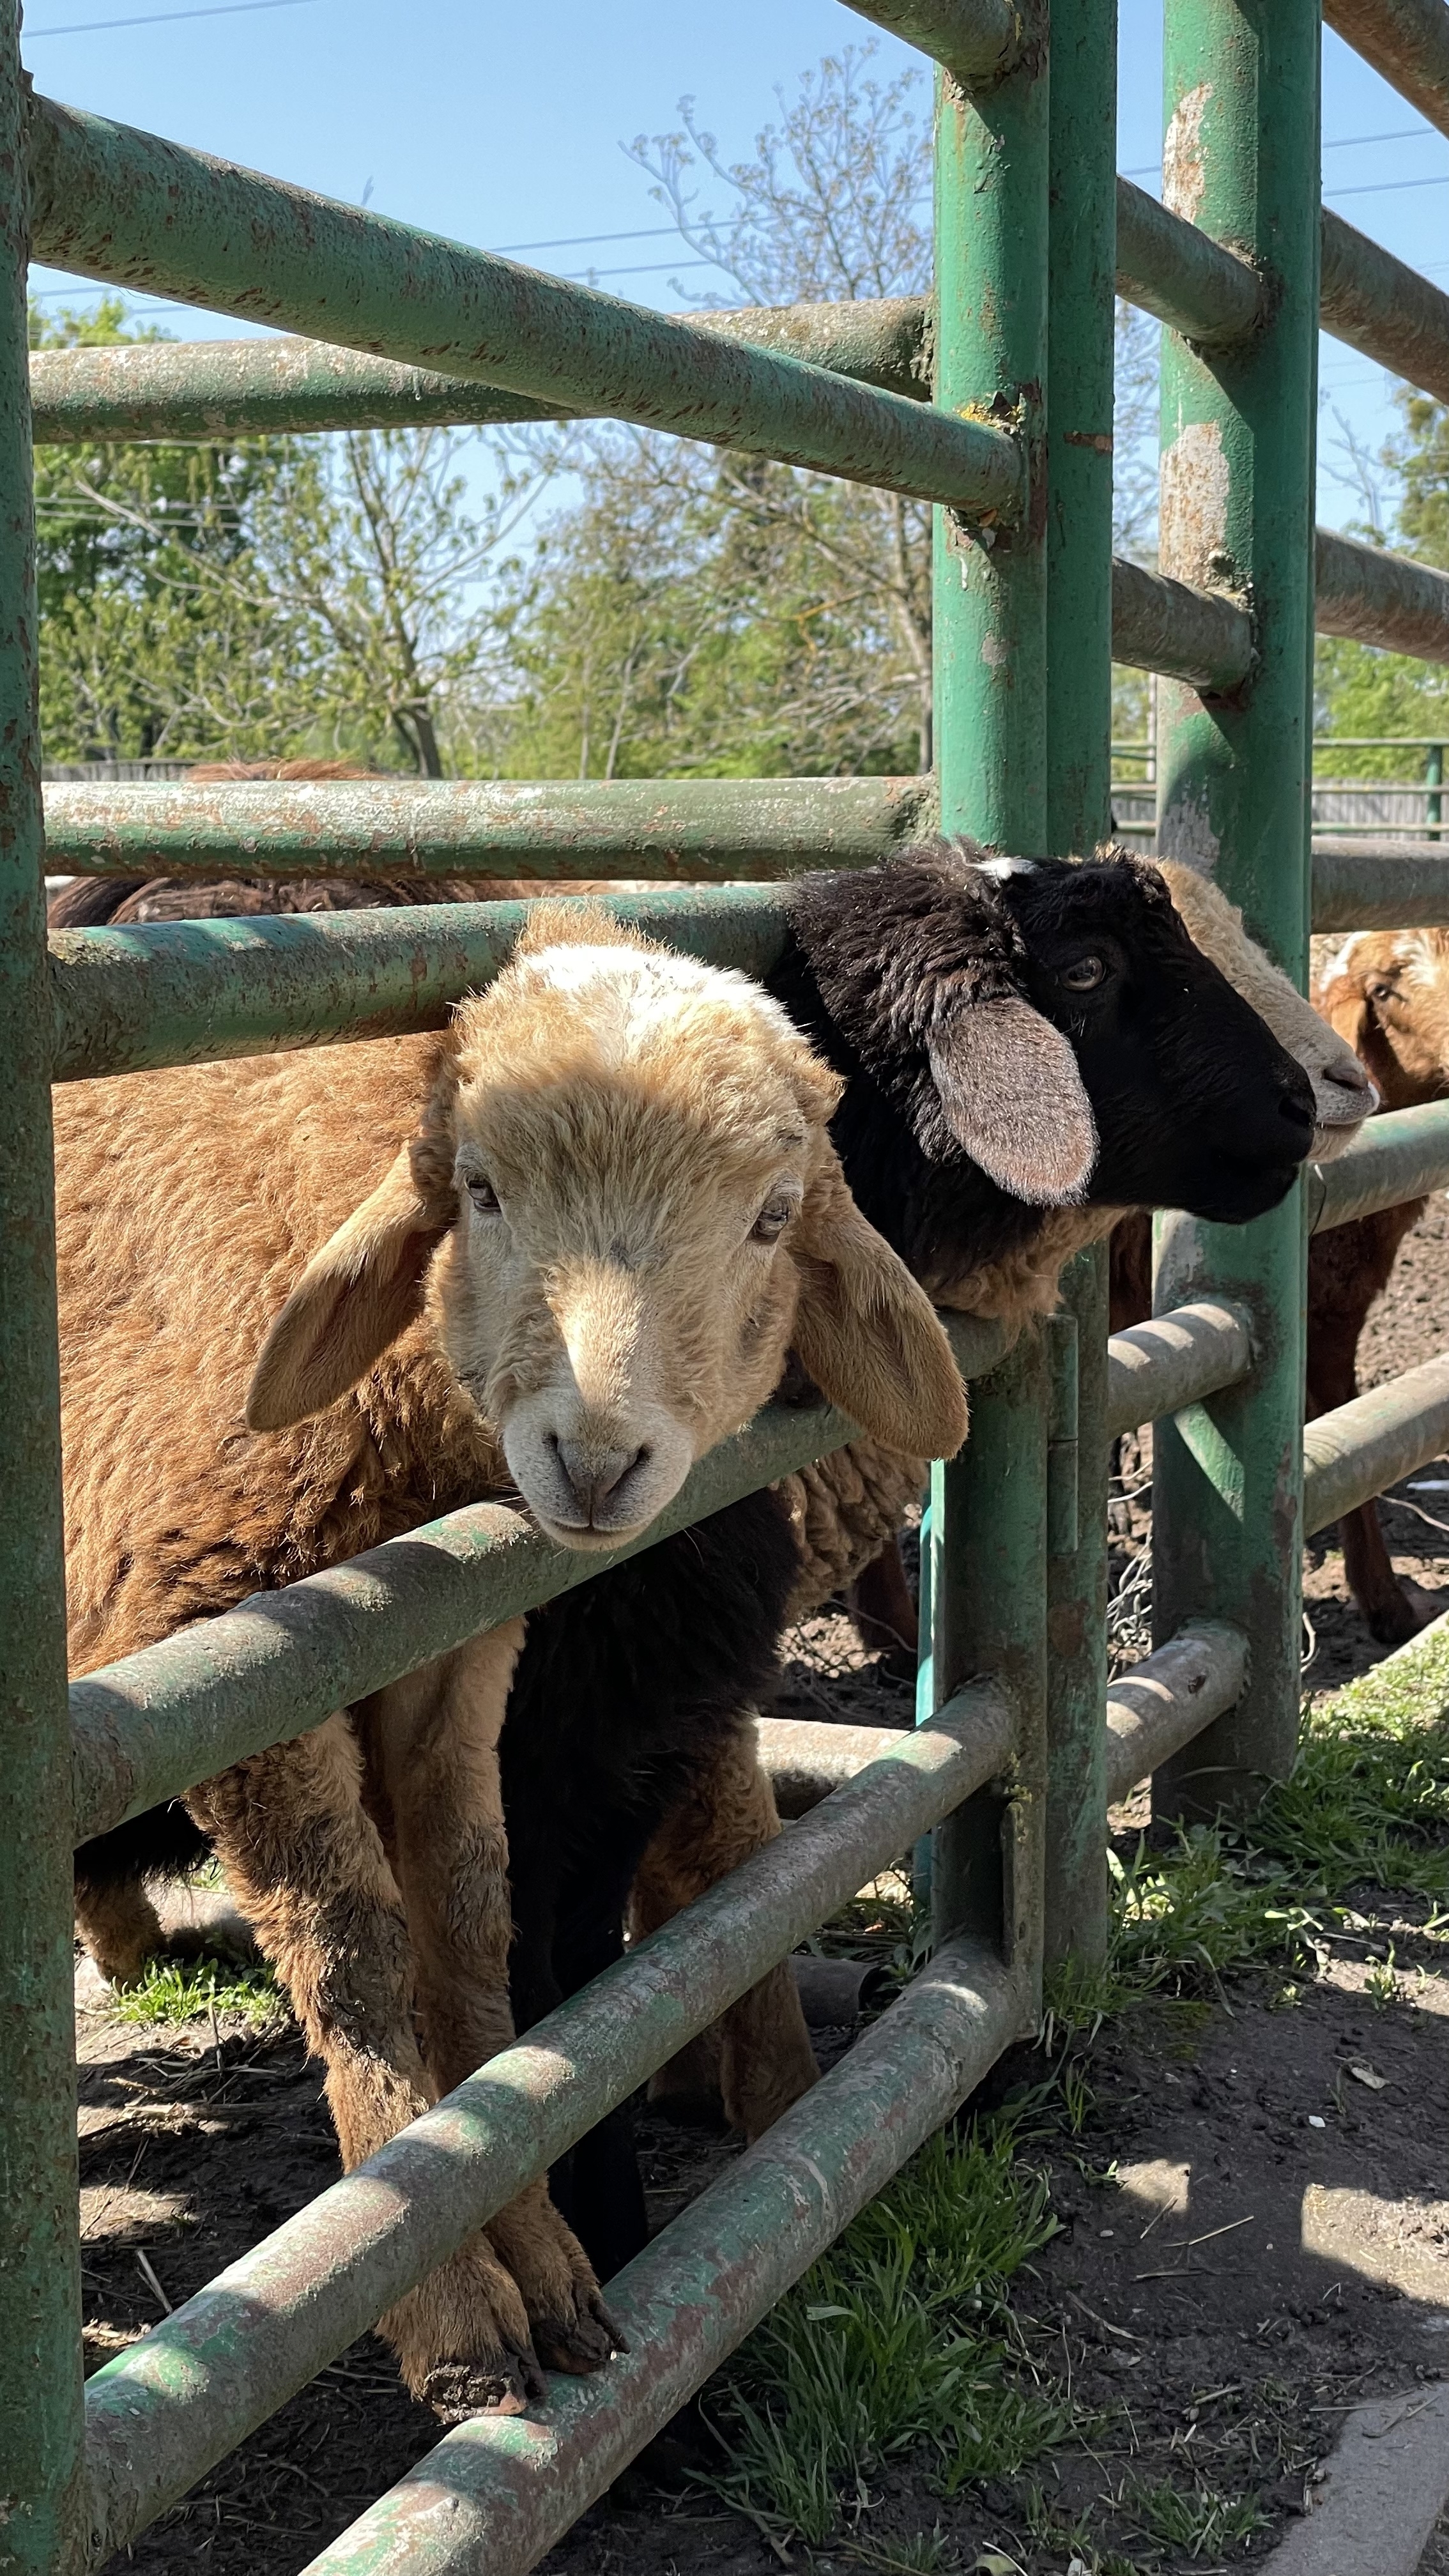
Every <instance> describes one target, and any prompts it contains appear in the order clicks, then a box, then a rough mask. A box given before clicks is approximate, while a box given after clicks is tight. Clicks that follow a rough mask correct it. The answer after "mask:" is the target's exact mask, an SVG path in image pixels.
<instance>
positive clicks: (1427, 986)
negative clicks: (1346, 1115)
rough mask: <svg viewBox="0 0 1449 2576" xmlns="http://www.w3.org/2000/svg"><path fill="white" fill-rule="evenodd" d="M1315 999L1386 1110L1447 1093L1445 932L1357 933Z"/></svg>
mask: <svg viewBox="0 0 1449 2576" xmlns="http://www.w3.org/2000/svg"><path fill="white" fill-rule="evenodd" d="M1316 999H1317V1002H1318V1006H1319V1009H1320V1010H1321V1011H1322V1012H1323V1013H1324V1015H1325V1017H1326V1018H1327V1019H1328V1020H1329V1021H1330V1023H1331V1024H1332V1026H1333V1027H1334V1028H1335V1029H1336V1030H1337V1031H1338V1033H1339V1035H1340V1036H1341V1037H1342V1038H1343V1039H1345V1040H1346V1042H1347V1043H1348V1044H1349V1045H1350V1046H1352V1047H1353V1048H1354V1049H1355V1050H1356V1052H1357V1054H1358V1055H1359V1056H1360V1057H1361V1059H1362V1061H1363V1062H1364V1064H1365V1065H1366V1066H1367V1067H1368V1070H1369V1072H1370V1074H1371V1075H1372V1077H1373V1079H1374V1081H1375V1083H1376V1084H1377V1085H1378V1088H1379V1090H1380V1092H1381V1093H1382V1095H1383V1099H1384V1105H1385V1107H1386V1108H1389V1109H1408V1108H1413V1107H1415V1106H1417V1105H1418V1104H1419V1103H1420V1102H1421V1101H1427V1100H1441V1099H1442V1098H1443V1097H1444V1095H1445V1093H1446V1092H1449V931H1444V930H1390V931H1383V930H1378V931H1375V930H1369V931H1361V932H1359V934H1358V935H1357V937H1355V938H1353V939H1350V940H1347V941H1346V942H1345V944H1344V945H1343V947H1342V948H1340V949H1339V951H1338V952H1337V954H1336V955H1335V956H1334V957H1333V958H1332V959H1331V960H1330V962H1329V964H1328V965H1327V967H1326V968H1325V969H1324V972H1323V975H1322V977H1321V979H1320V982H1319V985H1318V989H1317V994H1316Z"/></svg>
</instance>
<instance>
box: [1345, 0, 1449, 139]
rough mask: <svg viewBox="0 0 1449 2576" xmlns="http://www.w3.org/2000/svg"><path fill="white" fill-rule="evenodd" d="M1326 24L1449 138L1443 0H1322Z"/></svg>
mask: <svg viewBox="0 0 1449 2576" xmlns="http://www.w3.org/2000/svg"><path fill="white" fill-rule="evenodd" d="M1323 16H1324V22H1325V24H1326V25H1327V26H1330V27H1332V28H1333V30H1334V33H1335V34H1336V35H1339V36H1342V38H1343V41H1344V43H1345V44H1346V45H1352V47H1353V49H1354V52H1355V53H1356V54H1362V56H1363V58H1364V61H1365V62H1366V63H1372V65H1373V67H1374V70H1375V71H1376V72H1377V73H1378V74H1379V76H1380V78H1381V79H1383V80H1386V81H1388V82H1389V83H1390V85H1391V86H1392V87H1393V88H1394V89H1396V90H1397V91H1398V93H1399V96H1400V97H1401V98H1406V99H1408V100H1409V102H1410V104H1411V105H1412V106H1414V107H1416V108H1417V109H1418V111H1419V114H1420V115H1421V116H1426V117H1427V118H1428V120H1429V123H1430V124H1431V125H1437V126H1438V128H1439V131H1440V133H1441V134H1449V9H1446V8H1445V6H1444V0H1323Z"/></svg>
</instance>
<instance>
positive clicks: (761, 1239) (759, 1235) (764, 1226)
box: [750, 1198, 795, 1243]
mask: <svg viewBox="0 0 1449 2576" xmlns="http://www.w3.org/2000/svg"><path fill="white" fill-rule="evenodd" d="M794 1213H795V1202H794V1200H793V1199H785V1198H779V1199H766V1201H765V1204H764V1206H763V1207H762V1208H761V1210H760V1213H759V1215H758V1216H757V1217H756V1219H755V1222H754V1224H753V1225H752V1226H751V1228H750V1241H751V1243H773V1242H774V1240H775V1237H776V1235H778V1234H783V1233H784V1231H785V1228H786V1226H787V1225H788V1224H789V1222H790V1219H791V1217H792V1216H793V1215H794Z"/></svg>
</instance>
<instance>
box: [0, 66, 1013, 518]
mask: <svg viewBox="0 0 1449 2576" xmlns="http://www.w3.org/2000/svg"><path fill="white" fill-rule="evenodd" d="M29 154H30V179H31V194H32V221H31V238H32V249H33V252H34V255H35V257H36V258H37V259H43V260H46V261H49V262H50V263H51V264H52V265H54V266H57V267H59V268H62V269H68V270H71V271H72V272H74V273H75V274H77V275H79V276H82V277H94V278H98V279H101V280H103V281H104V282H106V283H108V284H111V285H117V286H125V287H132V288H144V289H145V291H146V292H147V293H152V294H159V295H166V296H172V297H174V298H175V299H176V300H177V301H178V302H180V303H182V304H197V305H201V306H203V307H206V308H208V309H210V310H213V311H215V312H219V313H232V314H236V315H239V316H240V317H242V318H243V319H245V320H248V321H259V322H270V323H273V324H275V325H276V326H277V327H278V328H279V329H282V330H291V331H301V332H304V333H305V334H306V335H307V336H308V337H309V338H311V339H317V340H328V341H334V342H337V343H339V344H340V345H342V346H343V347H346V348H354V349H362V350H364V351H370V352H371V353H372V354H373V355H375V356H377V357H384V358H393V359H399V360H401V361H403V362H404V363H405V364H407V365H410V366H423V367H426V368H429V369H430V370H431V369H436V370H438V371H439V372H441V373H445V374H450V375H458V376H464V377H468V378H470V379H472V380H474V381H476V382H478V383H482V384H490V385H496V386H500V387H503V388H504V389H506V390H507V391H509V392H511V393H517V394H526V395H528V396H529V397H530V399H532V400H536V401H542V402H546V403H549V404H554V403H556V404H558V405H559V406H560V407H561V408H562V409H564V410H568V411H597V412H601V413H604V414H606V415H608V416H609V417H611V418H614V419H619V420H630V421H635V422H637V423H639V424H640V425H642V426H645V427H649V428H654V429H665V430H671V431H673V432H675V433H676V434H677V435H679V436H681V437H685V438H699V439H708V440H710V441H711V442H712V443H714V444H715V445H717V446H722V447H730V448H743V449H745V450H746V451H748V452H749V453H751V454H757V455H766V456H775V457H779V458H781V459H783V461H784V462H785V463H787V464H792V465H805V466H810V467H812V468H814V469H815V470H816V471H818V472H821V473H826V474H838V475H842V476H844V477H845V478H846V479H847V480H848V481H851V482H857V483H869V484H874V485H877V486H879V487H881V488H883V489H885V490H887V491H893V492H904V493H909V494H912V495H915V496H917V497H919V498H921V499H924V500H932V501H942V502H949V503H951V504H953V505H954V506H955V507H956V508H958V509H960V510H962V511H966V512H969V513H975V514H984V515H990V516H996V517H1000V518H1003V519H1008V520H1009V519H1011V518H1013V517H1014V516H1015V515H1016V514H1017V513H1018V512H1019V511H1020V509H1021V507H1022V506H1023V502H1024V494H1025V464H1024V456H1023V451H1022V450H1021V448H1020V447H1019V446H1018V445H1017V443H1016V441H1015V439H1014V438H1013V437H1012V436H1011V434H1010V433H1009V432H1007V431H1006V430H1003V429H998V428H996V427H994V426H992V425H991V424H989V423H987V422H984V421H977V420H965V419H961V418H958V417H956V416H955V415H948V414H946V413H943V412H940V411H937V410H934V409H932V408H930V407H928V406H926V405H924V404H921V403H916V402H911V401H909V400H906V399H903V398H902V397H901V396H900V395H897V394H888V393H882V392H880V391H878V390H876V389H875V388H873V387H870V386H865V385H861V384H857V383H855V382H853V381H852V380H851V379H850V378H849V377H847V376H837V375H831V374H829V373H828V372H827V371H826V370H825V369H824V368H822V367H811V366H807V365H806V364H805V363H804V362H803V361H802V360H800V359H798V358H792V357H787V356H785V355H783V354H782V353H781V352H779V351H777V350H766V349H758V348H748V347H746V346H745V345H744V344H743V343H742V342H740V341H737V340H731V339H727V338H725V337H723V336H722V335H721V334H720V333H718V332H713V331H704V330H701V329H700V328H699V326H698V325H697V324H695V323H687V322H677V321H674V320H672V319H671V318H670V317H669V316H668V315H667V314H662V313H655V312H653V311H651V310H649V309H648V308H647V307H646V306H644V305H638V304H627V303H624V302H623V301H622V300H620V299H619V298H618V297H615V296H610V295H604V294H601V293H600V291H599V290H598V289H597V288H596V287H587V286H576V285H570V284H568V283H567V282H566V281H565V280H563V279H561V278H555V277H548V276H545V275H544V274H543V273H542V272H541V271H540V270H537V269H530V268H522V267H520V266H519V265H518V264H517V263H516V262H515V261H512V260H506V259H499V258H497V257H495V256H493V255H492V254H490V253H489V252H487V251H480V250H470V249H468V248H466V247H465V246H464V245H462V244H460V243H457V242H450V241H446V240H444V239H442V238H441V237H440V236H439V235H437V234H432V233H424V232H420V231H418V230H417V229H416V228H414V227H412V226H410V225H407V224H399V223H394V222H392V221H391V220H389V219H388V218H387V217H385V216H382V215H376V214H372V213H371V212H368V211H366V210H364V209H363V208H361V207H357V206H344V205H340V204H338V203H337V201H336V200H335V199H333V198H329V197H321V196H317V195H315V194H314V193H313V192H312V191H311V190H310V189H306V188H296V187H291V186H289V185H287V184H286V183H285V182H284V181H282V180H279V179H270V178H265V177H263V176H261V175H260V174H259V173H257V172H255V171H249V170H241V169H238V168H237V167H236V166H235V164H233V163H231V162H226V161H218V160H213V159H212V158H211V157H210V156H209V155H207V154H205V153H201V152H193V151H188V150H187V149H186V148H185V147H184V146H183V145H181V144H177V143H169V142H165V141H163V140H162V139H160V138H159V137H157V136H155V135H150V134H143V133H141V132H139V131H138V130H137V129H136V128H135V127H134V126H124V125H116V124H113V123H112V122H111V121H110V120H109V119H108V118H106V117H100V116H90V115H86V114H83V113H82V112H81V111H80V110H79V109H76V108H66V107H60V106H57V105H56V104H55V103H54V102H53V101H52V100H49V99H44V98H39V97H37V98H33V99H32V100H31V102H30V114H29Z"/></svg>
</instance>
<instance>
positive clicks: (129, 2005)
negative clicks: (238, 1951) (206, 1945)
mask: <svg viewBox="0 0 1449 2576" xmlns="http://www.w3.org/2000/svg"><path fill="white" fill-rule="evenodd" d="M111 2011H112V2012H113V2013H114V2015H115V2017H116V2019H117V2021H123V2022H131V2023H134V2024H137V2025H139V2026H140V2027H142V2028H150V2027H154V2026H157V2025H161V2024H165V2023H167V2022H186V2021H198V2020H202V2019H207V2018H209V2017H210V2015H211V2014H212V2013H215V2015H216V2018H217V2020H218V2021H221V2020H223V2019H226V2018H229V2019H231V2020H233V2021H235V2020H238V2019H240V2020H241V2021H243V2022H244V2023H245V2024H246V2027H247V2028H248V2029H249V2030H254V2031H258V2032H261V2031H269V2030H277V2031H280V2030H281V2029H283V2028H284V2027H285V2024H286V2020H287V2003H286V1998H285V1996H284V1995H283V1994H282V1993H281V1991H280V1989H279V1988H278V1986H277V1983H276V1980H275V1979H274V1977H273V1975H272V1972H271V1970H270V1968H261V1967H257V1968H239V1967H238V1966H237V1965H236V1962H235V1961H234V1960H224V1959H208V1958H199V1959H152V1960H151V1961H150V1962H149V1963H148V1965H147V1967H146V1971H145V1974H144V1975H143V1976H142V1977H140V1978H139V1979H138V1980H137V1982H136V1984H135V1985H134V1986H123V1987H118V1988H117V1989H116V1991H115V1992H114V1994H113V1995H112V1997H111Z"/></svg>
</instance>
